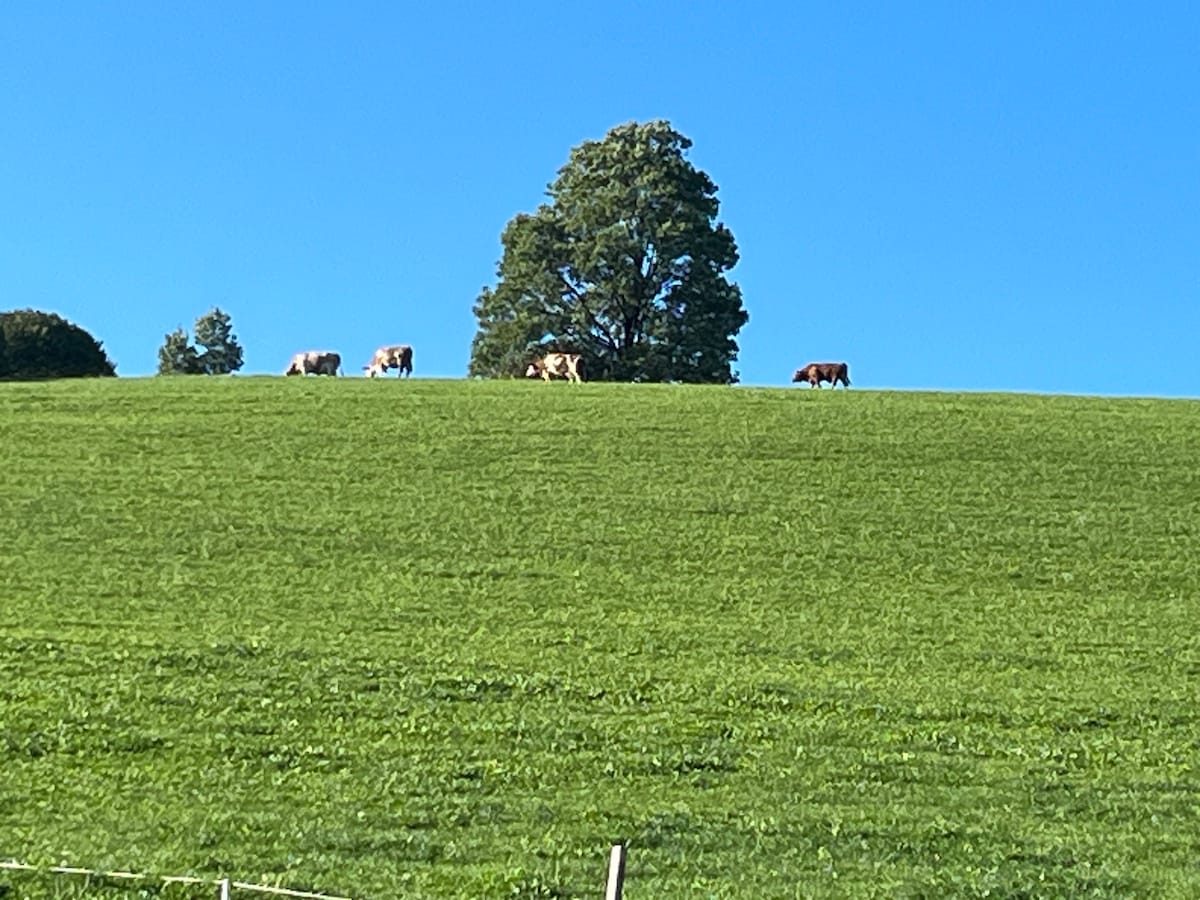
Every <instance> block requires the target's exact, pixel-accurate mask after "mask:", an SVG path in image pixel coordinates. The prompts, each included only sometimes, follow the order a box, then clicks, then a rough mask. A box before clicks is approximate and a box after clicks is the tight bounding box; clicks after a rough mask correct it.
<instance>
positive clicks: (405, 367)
mask: <svg viewBox="0 0 1200 900" xmlns="http://www.w3.org/2000/svg"><path fill="white" fill-rule="evenodd" d="M412 368H413V366H412V347H410V346H408V344H393V345H392V346H391V347H380V348H379V349H378V350H376V351H375V355H374V356H372V357H371V361H370V362H369V363H367V365H365V366H363V369H365V370H366V372H367V375H369V376H370V377H371V378H374V377H375V376H376V375H386V374H387V372H388V369H398V370H399V372H398V373H397V377H399V376H401V375H403V376H404V377H405V378H407V377H408V376H409V375H411V374H412Z"/></svg>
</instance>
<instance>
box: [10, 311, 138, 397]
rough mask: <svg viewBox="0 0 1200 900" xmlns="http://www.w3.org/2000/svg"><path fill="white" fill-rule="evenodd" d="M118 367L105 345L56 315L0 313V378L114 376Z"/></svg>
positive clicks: (18, 312)
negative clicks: (110, 357)
mask: <svg viewBox="0 0 1200 900" xmlns="http://www.w3.org/2000/svg"><path fill="white" fill-rule="evenodd" d="M116 374H117V367H116V366H115V365H113V362H112V360H110V359H109V358H108V355H107V354H106V353H105V352H104V347H103V345H102V344H101V343H100V342H99V341H97V340H96V339H95V338H94V337H92V336H91V335H90V334H89V333H88V332H87V331H85V330H84V329H82V328H80V327H79V326H78V325H73V324H72V323H70V322H68V321H67V320H66V319H64V318H63V317H62V316H60V315H58V314H57V313H50V312H42V311H40V310H36V309H18V310H13V311H11V312H5V313H0V375H2V376H3V377H6V378H11V379H16V380H22V379H37V378H86V377H89V376H111V375H116Z"/></svg>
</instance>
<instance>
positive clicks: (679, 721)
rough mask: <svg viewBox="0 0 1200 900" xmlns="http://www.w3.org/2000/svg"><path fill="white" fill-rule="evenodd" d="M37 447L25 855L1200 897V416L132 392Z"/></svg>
mask: <svg viewBox="0 0 1200 900" xmlns="http://www.w3.org/2000/svg"><path fill="white" fill-rule="evenodd" d="M0 446H2V447H3V450H2V451H0V452H2V454H3V459H2V461H0V466H2V468H0V472H2V474H0V484H2V485H3V488H2V490H0V559H2V560H3V565H2V567H0V579H2V581H0V585H2V594H0V613H2V616H0V858H16V859H21V860H27V861H31V862H36V863H55V864H56V863H62V862H65V863H69V864H74V865H82V866H88V867H115V868H119V869H137V870H143V871H150V872H157V873H161V874H183V873H194V874H199V875H206V876H213V877H217V876H220V875H222V874H229V875H232V876H234V877H236V878H239V879H243V880H246V881H259V882H264V881H265V882H268V883H271V884H279V885H286V886H291V887H297V888H304V889H309V890H322V891H327V892H329V893H336V894H344V895H349V896H352V897H355V898H393V897H395V898H481V897H572V898H574V897H579V898H584V897H597V898H598V897H600V896H602V895H603V884H604V875H605V868H606V864H607V854H608V849H609V847H610V845H611V844H612V843H613V842H614V841H617V840H626V841H628V845H629V862H628V870H627V878H626V892H625V895H626V897H627V898H629V900H648V898H667V897H670V898H684V897H688V898H692V897H695V898H709V897H718V898H735V897H736V898H791V897H864V896H886V897H980V896H989V897H1008V898H1016V897H1084V896H1086V897H1093V896H1096V897H1195V896H1198V895H1200V771H1198V769H1200V706H1198V703H1197V699H1198V696H1200V636H1198V629H1197V622H1198V619H1200V601H1198V596H1197V588H1198V586H1200V542H1198V539H1200V475H1198V473H1200V404H1197V403H1195V402H1189V401H1143V400H1129V399H1124V400H1115V399H1085V398H1069V397H1034V396H1015V395H1011V396H1010V395H984V394H977V395H961V394H931V393H929V394H923V393H878V392H869V391H860V390H857V389H855V390H852V391H848V392H846V391H838V392H837V393H833V392H831V391H829V390H825V391H821V392H817V391H810V390H806V389H778V390H766V389H743V388H695V387H679V386H650V385H591V384H588V385H582V386H573V385H567V384H562V383H555V384H551V385H543V384H540V383H527V382H508V383H498V382H465V381H464V382H437V381H422V380H413V381H411V382H407V383H402V382H397V381H394V380H393V381H389V382H386V383H384V382H381V381H371V380H366V379H345V380H318V379H309V380H300V379H283V378H267V377H261V378H259V377H255V378H240V379H169V380H153V379H141V380H136V379H135V380H105V381H87V382H57V383H47V384H4V385H0ZM72 884H73V883H72V882H71V880H70V879H67V878H52V877H48V876H45V877H43V876H34V875H27V874H20V873H0V896H6V897H10V898H17V897H62V896H77V895H78V893H79V890H80V889H79V885H77V884H76V885H75V886H74V887H72ZM6 890H7V893H5V891H6ZM87 891H88V894H89V896H91V895H94V896H100V897H118V896H149V895H150V894H138V893H137V892H136V891H133V890H132V889H130V888H128V887H124V888H119V887H113V888H111V889H110V888H107V887H105V886H104V885H103V884H93V885H90V886H89V887H88V888H87ZM161 896H162V897H181V898H190V897H193V896H200V895H199V894H197V893H195V892H193V893H188V890H187V889H186V888H182V887H168V888H164V889H163V890H162V892H161ZM203 896H206V897H212V896H214V894H213V892H212V891H208V892H207V893H205V894H203ZM243 896H249V895H243Z"/></svg>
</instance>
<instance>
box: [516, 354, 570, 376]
mask: <svg viewBox="0 0 1200 900" xmlns="http://www.w3.org/2000/svg"><path fill="white" fill-rule="evenodd" d="M582 364H583V357H582V356H580V355H579V354H578V353H547V354H546V355H545V356H543V357H542V358H541V359H535V360H534V361H533V362H531V363H530V364H529V368H528V369H526V370H525V377H526V378H537V377H539V376H540V377H541V379H542V380H543V381H549V380H550V378H551V377H552V376H553V377H555V378H565V379H567V381H574V382H582V381H583V378H581V377H580V375H579V367H580V366H581V365H582Z"/></svg>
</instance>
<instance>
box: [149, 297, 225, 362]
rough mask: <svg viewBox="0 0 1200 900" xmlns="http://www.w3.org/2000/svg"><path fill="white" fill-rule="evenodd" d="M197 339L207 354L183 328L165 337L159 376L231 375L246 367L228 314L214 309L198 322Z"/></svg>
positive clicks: (196, 328)
mask: <svg viewBox="0 0 1200 900" xmlns="http://www.w3.org/2000/svg"><path fill="white" fill-rule="evenodd" d="M195 335H196V344H198V345H200V346H202V347H203V348H204V350H203V352H201V351H200V350H198V349H196V347H195V346H194V345H192V344H190V343H188V336H187V332H186V331H184V330H183V328H176V329H175V330H174V331H172V332H171V333H170V334H168V335H166V336H165V338H164V339H163V345H162V346H161V347H159V348H158V374H159V375H228V374H229V373H231V372H236V371H237V370H238V369H240V368H241V367H242V361H243V360H242V347H241V345H240V344H239V343H238V340H237V336H236V335H235V334H234V333H233V323H232V320H231V319H230V316H229V314H228V313H226V312H222V311H221V309H220V308H219V307H214V308H213V309H212V310H210V311H209V312H207V313H205V314H204V315H203V316H201V317H200V318H199V319H197V320H196V326H195Z"/></svg>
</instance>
